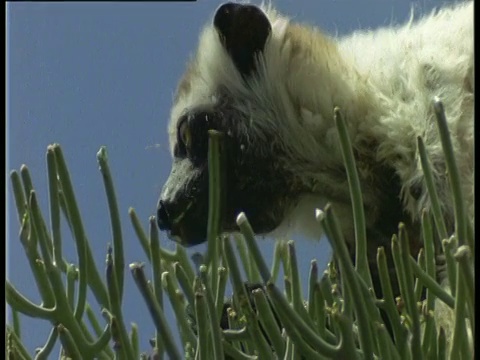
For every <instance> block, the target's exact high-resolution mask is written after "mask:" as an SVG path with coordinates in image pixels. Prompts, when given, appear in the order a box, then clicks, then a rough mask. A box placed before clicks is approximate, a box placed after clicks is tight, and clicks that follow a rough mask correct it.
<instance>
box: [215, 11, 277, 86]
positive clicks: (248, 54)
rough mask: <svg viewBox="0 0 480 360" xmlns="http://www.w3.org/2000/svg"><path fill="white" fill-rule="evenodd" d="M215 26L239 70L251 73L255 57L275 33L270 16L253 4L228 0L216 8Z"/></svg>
mask: <svg viewBox="0 0 480 360" xmlns="http://www.w3.org/2000/svg"><path fill="white" fill-rule="evenodd" d="M213 25H214V26H215V28H216V29H217V31H218V34H219V36H220V39H221V41H222V43H223V46H224V47H225V49H226V50H227V52H228V53H229V55H230V57H231V58H232V60H233V62H234V64H235V66H236V67H237V69H238V71H239V72H240V73H241V74H242V76H245V77H248V76H249V75H251V74H252V73H253V72H254V71H255V70H256V69H255V58H256V56H257V54H258V53H260V52H262V51H263V49H264V47H265V43H266V41H267V38H268V36H269V35H270V33H271V32H272V26H271V24H270V22H269V21H268V18H267V16H266V15H265V14H264V13H263V11H262V10H260V9H259V8H258V7H256V6H253V5H245V4H234V3H226V4H223V5H221V6H220V7H219V8H218V9H217V12H216V13H215V17H214V19H213Z"/></svg>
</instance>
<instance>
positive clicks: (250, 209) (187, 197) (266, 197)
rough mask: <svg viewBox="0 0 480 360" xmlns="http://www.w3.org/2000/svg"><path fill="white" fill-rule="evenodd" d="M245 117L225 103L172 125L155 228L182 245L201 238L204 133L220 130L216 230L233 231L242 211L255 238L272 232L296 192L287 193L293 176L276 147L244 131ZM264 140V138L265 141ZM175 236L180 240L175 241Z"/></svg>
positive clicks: (204, 218) (204, 232)
mask: <svg viewBox="0 0 480 360" xmlns="http://www.w3.org/2000/svg"><path fill="white" fill-rule="evenodd" d="M245 123H247V121H246V119H245V115H243V114H241V113H239V112H238V111H237V110H235V109H233V108H231V107H229V105H228V101H223V102H221V104H220V105H217V106H216V107H211V108H209V109H205V108H197V109H193V110H191V111H189V112H188V113H186V114H184V115H183V116H182V118H181V119H180V120H179V122H178V124H179V125H178V140H177V144H176V146H175V150H174V155H175V159H174V162H173V166H172V172H171V174H170V176H169V179H168V180H167V183H166V184H165V186H164V189H163V191H162V195H161V197H160V200H159V203H158V213H157V221H158V225H159V228H160V229H161V230H166V231H169V233H170V235H171V236H172V237H173V236H176V237H177V238H176V239H175V238H174V239H175V240H178V241H180V242H181V243H182V244H183V245H185V246H189V245H195V244H199V243H202V242H204V241H205V240H206V236H207V220H208V156H207V155H208V130H209V129H215V130H218V131H221V132H222V133H223V134H224V135H225V136H224V144H223V145H224V146H223V151H224V152H225V154H223V156H224V158H225V166H224V168H225V173H224V174H223V175H224V187H223V189H224V193H225V205H224V209H222V216H223V220H222V231H235V230H237V226H236V223H235V220H236V217H237V215H238V214H239V213H240V212H242V211H243V212H245V214H246V215H247V217H248V219H249V220H250V222H251V225H252V227H253V229H254V231H255V233H257V234H265V233H268V232H271V231H273V230H274V229H275V228H277V227H278V226H279V225H280V223H281V222H282V220H283V219H284V217H285V212H287V211H288V210H289V209H291V207H292V206H294V205H295V204H296V201H297V198H298V196H299V194H300V193H294V192H293V191H292V189H293V188H295V187H294V186H293V182H294V181H295V180H294V176H293V174H292V173H291V172H290V171H288V170H286V169H284V168H283V167H282V166H281V164H279V163H278V161H277V160H276V159H278V158H282V156H280V154H281V150H280V149H277V146H276V145H274V144H270V143H268V142H265V141H261V140H260V139H255V138H252V134H248V137H247V134H246V133H245V129H243V130H242V128H241V127H240V126H241V124H245ZM265 138H267V139H268V137H265ZM178 238H180V239H178Z"/></svg>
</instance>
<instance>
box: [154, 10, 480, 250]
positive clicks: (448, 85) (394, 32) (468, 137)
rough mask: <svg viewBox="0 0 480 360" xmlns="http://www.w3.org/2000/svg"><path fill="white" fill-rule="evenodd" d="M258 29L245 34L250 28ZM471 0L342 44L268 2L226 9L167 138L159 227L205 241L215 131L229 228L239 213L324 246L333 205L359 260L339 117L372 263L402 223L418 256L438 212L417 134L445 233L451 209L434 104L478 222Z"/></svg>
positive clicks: (195, 63)
mask: <svg viewBox="0 0 480 360" xmlns="http://www.w3.org/2000/svg"><path fill="white" fill-rule="evenodd" d="M249 29H250V30H249ZM473 45H474V42H473V2H471V1H469V2H464V3H459V4H457V5H455V6H451V7H446V8H444V9H441V10H439V11H435V12H434V13H432V14H430V15H428V16H426V17H424V18H422V19H420V20H419V21H414V20H413V19H412V20H411V21H409V22H408V23H407V24H405V25H403V26H392V27H387V28H383V29H379V30H375V31H358V32H355V33H353V34H352V35H350V36H347V37H344V38H338V39H337V38H334V37H331V36H328V35H326V34H324V33H322V32H321V31H319V30H318V29H316V28H313V27H310V26H307V25H300V24H296V23H292V22H290V21H289V19H288V18H286V17H285V16H283V15H280V14H278V13H277V12H276V11H275V10H274V9H273V8H272V7H270V6H262V7H260V8H258V7H255V6H253V5H239V4H226V5H223V6H221V7H220V8H219V9H218V10H217V12H216V14H215V17H214V19H213V23H210V24H208V25H207V26H206V27H205V28H204V30H203V31H202V33H201V35H200V40H199V46H198V51H197V53H196V55H195V56H194V57H193V59H192V60H191V61H190V63H189V65H188V68H187V71H186V73H185V75H184V77H183V78H182V80H181V81H180V83H179V87H178V90H177V93H176V96H175V101H174V104H173V107H172V111H171V119H170V124H169V136H170V145H171V152H172V155H173V167H172V173H171V175H170V177H169V179H168V181H167V183H166V184H165V186H164V189H163V191H162V195H161V198H160V201H159V205H158V223H159V227H160V228H161V229H162V230H167V231H168V232H169V235H170V236H171V237H172V238H173V239H175V240H177V241H179V242H180V243H182V244H184V245H194V244H197V243H200V242H203V241H205V240H206V222H207V213H208V212H207V211H206V209H207V208H208V182H207V179H208V176H207V175H206V174H208V167H207V156H206V153H207V143H208V136H207V130H208V129H217V130H220V131H222V132H224V133H225V134H226V139H225V142H226V150H225V152H226V153H227V154H226V157H227V159H228V165H227V171H226V175H225V177H226V179H225V182H226V192H227V195H226V197H227V199H226V204H225V211H224V212H223V213H224V219H223V221H222V229H223V230H224V231H234V230H235V229H236V225H235V218H236V216H237V215H238V213H239V212H241V211H244V212H245V213H246V214H247V216H248V218H249V220H250V221H251V222H252V226H253V228H254V230H255V232H256V233H258V234H266V233H273V234H279V233H282V234H285V233H287V234H288V232H289V231H290V230H292V229H296V228H298V229H300V230H301V231H303V232H305V233H307V234H309V235H311V236H312V237H315V238H319V237H320V231H321V230H320V229H319V225H318V224H317V222H316V221H315V209H317V208H323V206H324V205H325V204H326V203H327V202H330V203H332V205H333V207H334V209H335V210H336V213H337V215H339V217H340V218H341V219H342V226H343V231H344V235H345V238H346V239H347V242H348V244H349V246H350V249H352V251H353V250H354V246H353V242H354V235H353V221H352V216H351V203H350V195H349V189H348V184H347V178H346V174H345V170H344V165H343V159H342V155H341V151H340V147H339V142H338V136H337V133H336V129H335V125H334V120H333V109H334V107H336V106H338V107H339V108H340V111H341V113H342V115H343V118H344V119H345V121H346V122H347V126H348V130H349V135H350V139H351V140H352V143H353V148H354V154H355V157H356V161H357V167H358V171H359V176H360V182H361V187H362V193H363V199H364V208H365V213H366V222H367V232H368V233H367V235H368V239H369V241H370V242H371V247H370V249H369V252H370V253H371V255H372V256H373V259H374V258H375V254H376V249H377V246H380V245H383V246H386V247H387V248H389V246H388V244H389V243H390V239H391V235H392V234H393V233H394V232H396V230H397V225H398V223H399V221H403V222H404V223H406V225H407V229H408V232H409V235H410V238H411V239H413V240H412V241H413V244H414V252H415V251H416V250H418V247H420V246H421V234H420V232H419V221H420V216H421V211H422V209H424V208H426V209H429V208H430V200H429V197H428V193H427V190H426V187H425V185H424V182H423V172H422V169H421V165H420V160H419V156H418V151H417V146H416V138H417V136H419V135H421V136H422V137H423V139H424V141H425V144H426V148H427V153H428V156H429V157H430V160H431V162H432V164H433V168H434V176H435V182H436V186H437V189H438V192H439V195H440V200H441V203H442V206H443V208H442V210H443V214H444V216H445V219H446V222H447V225H448V229H449V231H453V230H454V213H453V207H452V199H451V198H450V190H449V187H448V183H447V176H446V174H445V171H446V166H445V160H444V157H443V151H442V147H441V144H440V139H439V134H438V130H437V126H436V121H435V116H434V112H433V109H432V100H433V98H434V97H435V96H438V97H439V98H440V99H441V100H442V102H443V104H444V107H445V111H446V116H447V119H448V122H449V129H450V132H451V137H452V141H453V146H454V150H455V152H456V155H457V163H458V167H459V170H460V174H461V179H462V190H463V193H464V195H465V199H466V202H467V211H468V216H469V219H470V220H472V221H473V214H474V209H473V206H474V205H473V186H474V179H473V156H474V153H473V111H474V106H473V105H474V78H473V71H474V70H473V68H474V58H473V53H474V51H473Z"/></svg>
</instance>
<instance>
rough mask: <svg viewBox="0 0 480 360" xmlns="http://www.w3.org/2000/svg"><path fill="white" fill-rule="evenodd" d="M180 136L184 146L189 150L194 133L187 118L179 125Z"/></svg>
mask: <svg viewBox="0 0 480 360" xmlns="http://www.w3.org/2000/svg"><path fill="white" fill-rule="evenodd" d="M178 136H179V140H180V142H181V143H182V144H183V146H185V148H187V149H188V148H189V147H190V145H191V143H192V133H191V130H190V127H189V126H188V120H187V118H186V117H185V118H183V119H182V120H181V121H180V124H179V125H178Z"/></svg>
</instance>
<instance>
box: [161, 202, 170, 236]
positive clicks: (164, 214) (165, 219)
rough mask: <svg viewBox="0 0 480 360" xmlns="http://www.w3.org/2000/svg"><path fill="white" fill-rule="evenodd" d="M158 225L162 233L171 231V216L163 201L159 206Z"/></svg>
mask: <svg viewBox="0 0 480 360" xmlns="http://www.w3.org/2000/svg"><path fill="white" fill-rule="evenodd" d="M157 224H158V228H159V229H160V230H162V231H164V230H171V229H172V223H171V221H170V216H169V215H168V211H167V207H166V206H165V203H164V201H163V200H160V201H159V202H158V206H157Z"/></svg>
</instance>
